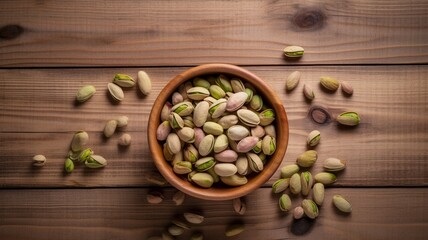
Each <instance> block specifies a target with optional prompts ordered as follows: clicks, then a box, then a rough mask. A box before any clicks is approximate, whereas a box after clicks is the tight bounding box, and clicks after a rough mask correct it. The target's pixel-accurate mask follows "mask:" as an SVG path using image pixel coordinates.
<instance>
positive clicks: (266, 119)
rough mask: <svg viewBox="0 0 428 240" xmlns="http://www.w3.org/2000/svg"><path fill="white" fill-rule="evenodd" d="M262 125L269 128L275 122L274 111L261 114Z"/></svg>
mask: <svg viewBox="0 0 428 240" xmlns="http://www.w3.org/2000/svg"><path fill="white" fill-rule="evenodd" d="M259 118H260V125H261V126H267V125H269V124H271V123H272V122H273V121H274V120H275V112H274V111H273V110H272V109H266V110H263V111H262V112H261V113H260V114H259Z"/></svg>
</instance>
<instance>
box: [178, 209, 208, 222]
mask: <svg viewBox="0 0 428 240" xmlns="http://www.w3.org/2000/svg"><path fill="white" fill-rule="evenodd" d="M183 216H184V219H186V221H187V222H189V223H193V224H201V223H202V222H203V221H204V219H205V218H204V216H202V215H200V214H197V213H193V212H185V213H184V214H183Z"/></svg>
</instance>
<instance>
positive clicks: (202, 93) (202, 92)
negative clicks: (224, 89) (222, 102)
mask: <svg viewBox="0 0 428 240" xmlns="http://www.w3.org/2000/svg"><path fill="white" fill-rule="evenodd" d="M209 95H210V92H209V91H208V89H206V88H203V87H192V88H190V89H189V90H187V97H188V98H190V99H192V100H203V99H204V98H206V97H208V96H209Z"/></svg>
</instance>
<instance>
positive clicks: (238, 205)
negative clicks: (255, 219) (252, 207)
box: [232, 198, 247, 215]
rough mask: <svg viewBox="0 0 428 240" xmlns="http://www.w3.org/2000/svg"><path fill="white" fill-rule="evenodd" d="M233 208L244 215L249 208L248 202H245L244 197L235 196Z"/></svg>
mask: <svg viewBox="0 0 428 240" xmlns="http://www.w3.org/2000/svg"><path fill="white" fill-rule="evenodd" d="M232 206H233V210H235V212H236V213H238V214H239V215H244V213H245V211H246V210H247V204H246V203H245V199H244V198H235V199H233V201H232Z"/></svg>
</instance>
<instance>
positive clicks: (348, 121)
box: [336, 112, 361, 126]
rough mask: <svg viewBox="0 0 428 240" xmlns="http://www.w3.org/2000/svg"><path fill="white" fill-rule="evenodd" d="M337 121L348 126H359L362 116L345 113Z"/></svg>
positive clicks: (354, 113)
mask: <svg viewBox="0 0 428 240" xmlns="http://www.w3.org/2000/svg"><path fill="white" fill-rule="evenodd" d="M336 121H337V122H338V123H340V124H342V125H346V126H357V125H358V124H360V121H361V119H360V116H359V115H358V113H356V112H344V113H341V114H339V116H337V118H336Z"/></svg>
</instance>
